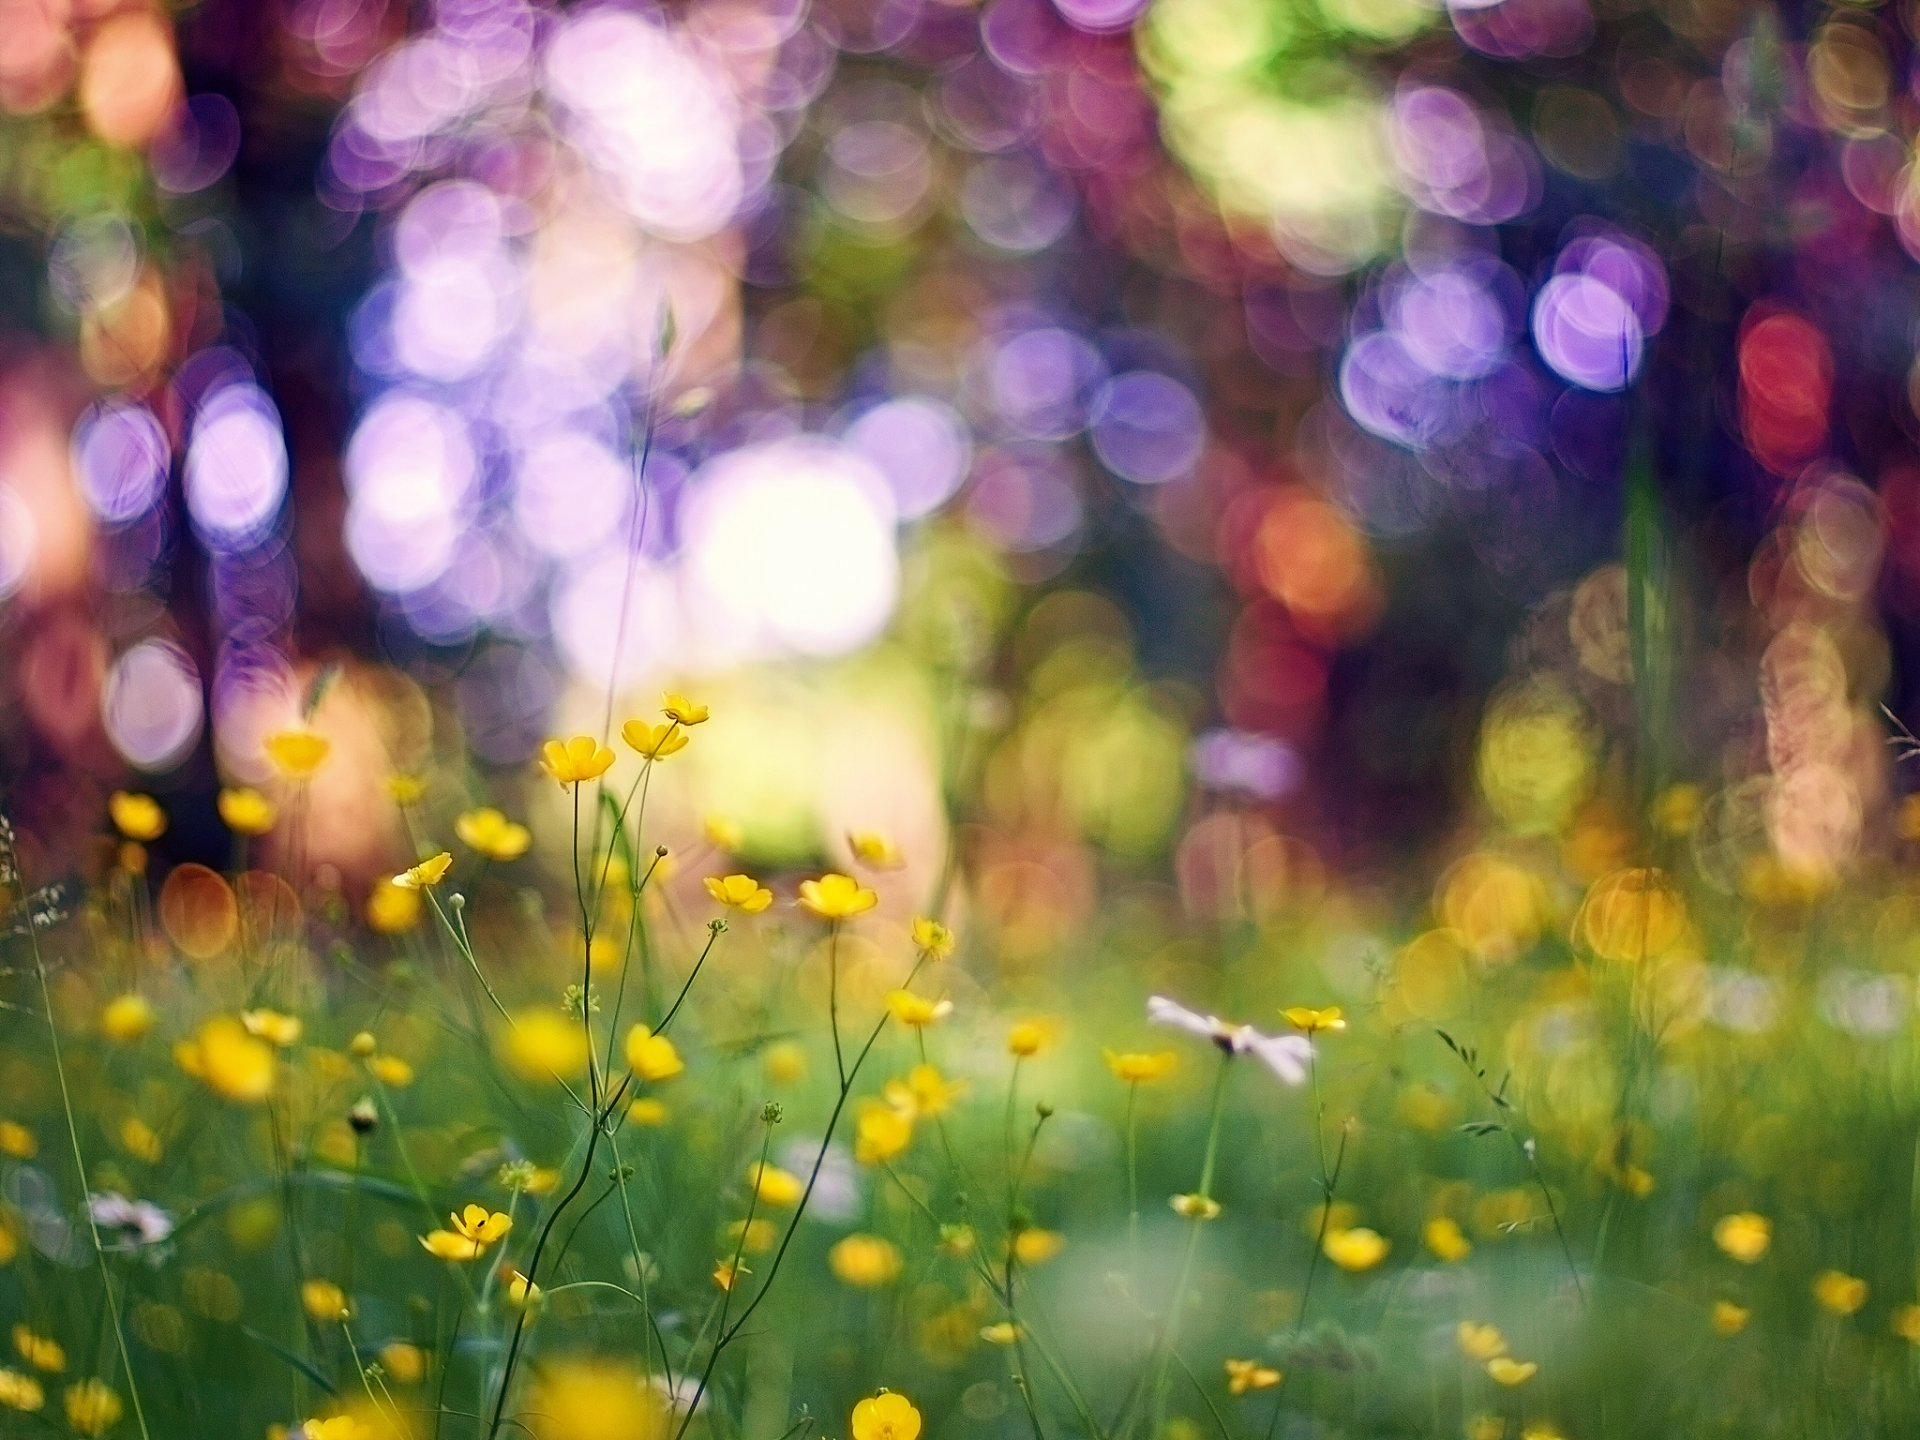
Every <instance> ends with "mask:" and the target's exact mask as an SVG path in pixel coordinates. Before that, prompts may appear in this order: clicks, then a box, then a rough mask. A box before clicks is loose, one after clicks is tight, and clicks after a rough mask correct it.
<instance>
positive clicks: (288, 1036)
mask: <svg viewBox="0 0 1920 1440" xmlns="http://www.w3.org/2000/svg"><path fill="white" fill-rule="evenodd" d="M240 1023H241V1024H242V1025H244V1026H246V1027H247V1033H248V1034H249V1035H258V1036H259V1037H260V1038H261V1039H262V1040H265V1041H267V1042H269V1043H270V1044H274V1045H278V1046H279V1047H280V1048H281V1049H282V1050H286V1049H289V1048H290V1047H292V1046H294V1045H297V1044H299V1043H300V1032H301V1030H302V1029H303V1028H305V1027H304V1026H303V1025H302V1024H301V1022H300V1017H299V1016H298V1015H284V1014H282V1013H281V1012H280V1011H278V1010H242V1011H241V1012H240Z"/></svg>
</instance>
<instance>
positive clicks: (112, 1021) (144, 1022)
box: [100, 994, 153, 1045]
mask: <svg viewBox="0 0 1920 1440" xmlns="http://www.w3.org/2000/svg"><path fill="white" fill-rule="evenodd" d="M151 1029H153V1006H152V1005H151V1004H150V1003H149V1002H148V1000H147V997H146V996H144V995H133V994H128V995H116V996H114V998H113V999H111V1000H109V1001H108V1002H107V1003H106V1006H105V1008H103V1009H102V1010H101V1011H100V1033H101V1034H102V1035H104V1036H106V1037H107V1038H108V1039H109V1040H117V1041H119V1042H120V1043H121V1044H122V1045H130V1044H132V1043H133V1042H134V1041H135V1040H138V1039H140V1038H141V1037H142V1036H144V1035H145V1034H146V1033H147V1032H148V1031H149V1030H151Z"/></svg>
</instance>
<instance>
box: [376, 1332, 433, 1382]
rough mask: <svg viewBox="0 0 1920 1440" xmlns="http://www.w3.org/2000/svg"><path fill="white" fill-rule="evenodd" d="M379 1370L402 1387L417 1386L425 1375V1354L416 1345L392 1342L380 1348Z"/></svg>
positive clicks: (400, 1341) (397, 1341) (398, 1341)
mask: <svg viewBox="0 0 1920 1440" xmlns="http://www.w3.org/2000/svg"><path fill="white" fill-rule="evenodd" d="M380 1368H381V1369H382V1370H385V1371H386V1372H387V1374H388V1376H390V1377H391V1378H392V1379H394V1380H396V1381H398V1382H399V1383H400V1384H402V1385H418V1384H419V1383H420V1381H421V1380H422V1379H424V1378H425V1376H426V1373H427V1354H426V1352H425V1351H424V1350H422V1349H421V1348H420V1347H419V1346H418V1345H409V1344H408V1343H407V1342H406V1341H405V1340H392V1341H389V1342H388V1343H387V1344H385V1345H382V1346H381V1347H380Z"/></svg>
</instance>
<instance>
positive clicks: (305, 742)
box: [260, 725, 333, 781]
mask: <svg viewBox="0 0 1920 1440" xmlns="http://www.w3.org/2000/svg"><path fill="white" fill-rule="evenodd" d="M260 748H261V749H262V750H264V751H265V752H266V755H267V760H268V762H269V763H271V764H272V766H273V768H274V769H275V770H276V771H278V772H279V774H280V776H281V778H282V779H286V780H294V781H299V780H311V779H312V778H313V774H314V771H316V770H318V769H319V768H320V767H321V766H322V765H324V764H326V763H327V755H328V752H330V751H331V750H332V749H333V742H332V741H331V740H329V739H327V737H326V736H324V735H320V734H317V733H316V732H314V731H312V730H309V729H307V728H306V727H305V726H304V725H296V726H294V727H292V728H290V729H286V730H276V731H274V732H273V733H272V734H271V735H269V736H267V738H266V739H265V740H264V741H263V742H261V747H260Z"/></svg>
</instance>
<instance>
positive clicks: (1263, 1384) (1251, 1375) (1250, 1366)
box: [1227, 1360, 1281, 1395]
mask: <svg viewBox="0 0 1920 1440" xmlns="http://www.w3.org/2000/svg"><path fill="white" fill-rule="evenodd" d="M1280 1380H1281V1375H1280V1372H1279V1371H1278V1370H1276V1369H1274V1368H1273V1367H1272V1366H1271V1365H1262V1364H1261V1363H1260V1362H1259V1361H1258V1360H1229V1361H1227V1393H1228V1394H1230V1395H1244V1394H1246V1393H1247V1392H1248V1391H1249V1390H1271V1389H1272V1388H1273V1387H1274V1386H1276V1385H1278V1384H1279V1383H1280Z"/></svg>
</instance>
